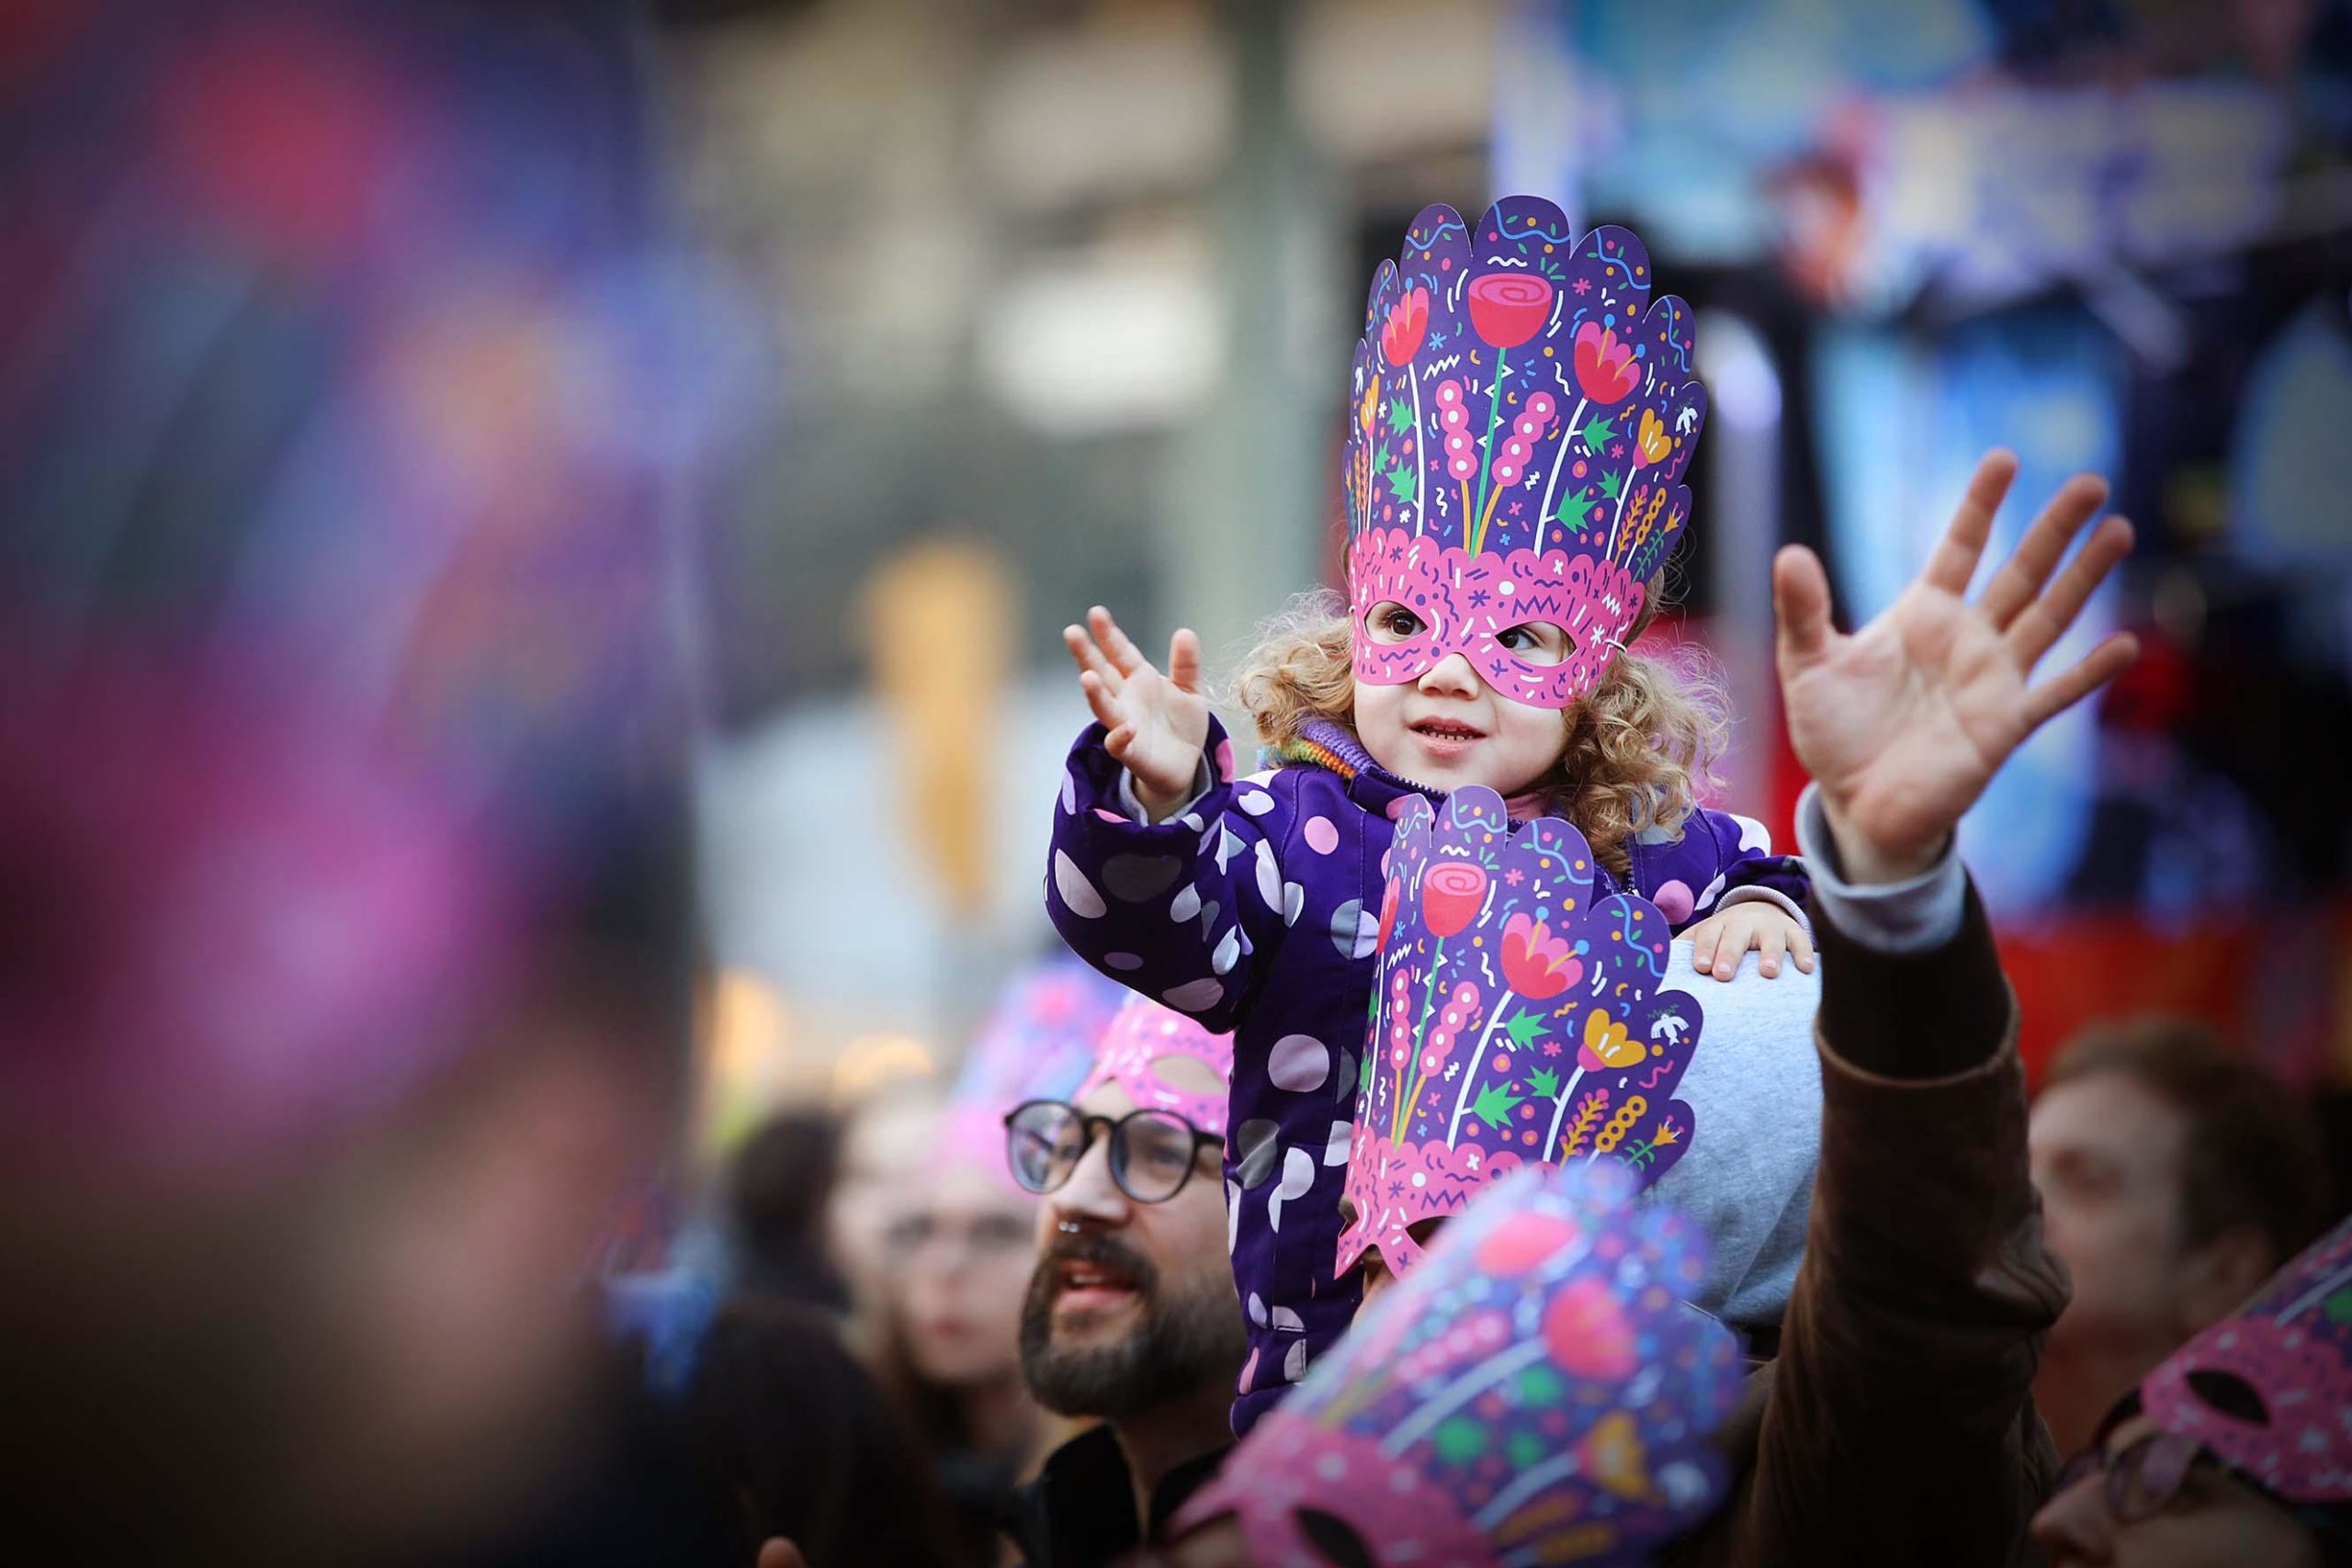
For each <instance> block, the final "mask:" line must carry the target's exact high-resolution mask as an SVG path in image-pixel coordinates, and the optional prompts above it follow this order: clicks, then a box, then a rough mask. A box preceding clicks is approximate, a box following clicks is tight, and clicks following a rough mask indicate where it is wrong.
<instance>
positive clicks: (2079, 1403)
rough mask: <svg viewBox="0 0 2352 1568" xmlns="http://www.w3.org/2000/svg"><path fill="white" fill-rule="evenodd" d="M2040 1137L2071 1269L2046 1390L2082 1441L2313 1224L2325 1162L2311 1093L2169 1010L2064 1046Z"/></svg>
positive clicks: (2034, 1156) (2057, 1420)
mask: <svg viewBox="0 0 2352 1568" xmlns="http://www.w3.org/2000/svg"><path fill="white" fill-rule="evenodd" d="M2028 1146H2029V1149H2030V1157H2031V1161H2032V1169H2033V1179H2034V1185H2035V1186H2036V1187H2037V1188H2038V1189H2040V1190H2041V1205H2042V1215H2043V1225H2044V1231H2045V1234H2046V1235H2047V1236H2048V1238H2049V1242H2050V1247H2051V1249H2052V1251H2053V1252H2055V1253H2056V1254H2057V1255H2058V1257H2059V1258H2061V1259H2062V1260H2064V1263H2065V1264H2066V1268H2067V1270H2068V1272H2069V1273H2070V1274H2071V1275H2072V1277H2073V1280H2074V1294H2073V1299H2072V1300H2071V1301H2070V1303H2068V1305H2067V1307H2066V1310H2065V1312H2064V1314H2062V1315H2061V1316H2060V1318H2059V1320H2058V1322H2057V1324H2056V1325H2054V1326H2053V1327H2052V1329H2051V1331H2050V1337H2049V1339H2048V1341H2047V1343H2046V1345H2045V1346H2044V1348H2043V1352H2042V1360H2041V1371H2040V1374H2039V1376H2038V1377H2037V1380H2036V1382H2035V1387H2034V1398H2035V1403H2036V1404H2037V1405H2038V1406H2039V1407H2040V1409H2041V1414H2042V1416H2043V1418H2044V1419H2045V1420H2047V1421H2048V1422H2049V1423H2050V1427H2051V1431H2052V1435H2053V1436H2054V1437H2055V1438H2057V1439H2058V1442H2059V1446H2060V1448H2061V1449H2062V1450H2064V1451H2067V1452H2072V1451H2074V1450H2075V1449H2077V1448H2079V1447H2080V1446H2081V1445H2082V1444H2083V1443H2084V1442H2086V1440H2087V1439H2088V1438H2089V1437H2090V1435H2091V1431H2092V1428H2093V1427H2094V1426H2095V1424H2096V1423H2097V1422H2098V1420H2099V1418H2100V1417H2101V1416H2103V1415H2104V1414H2105V1413H2106V1412H2107V1410H2108V1409H2109V1406H2110V1405H2112V1404H2114V1402H2115V1401H2116V1399H2118V1398H2119V1397H2120V1396H2121V1395H2122V1394H2123V1393H2125V1392H2126V1391H2127V1390H2129V1389H2130V1388H2131V1386H2132V1384H2133V1383H2134V1382H2137V1381H2138V1380H2139V1378H2140V1377H2141V1376H2142V1374H2143V1373H2145V1372H2146V1371H2147V1370H2148V1369H2149V1368H2151V1367H2153V1366H2154V1365H2155V1364H2156V1363H2157V1362H2158V1361H2160V1360H2162V1359H2164V1358H2165V1356H2167V1355H2169V1354H2171V1353H2172V1351H2173V1350H2174V1349H2175V1348H2177V1347H2178V1346H2179V1345H2180V1343H2181V1342H2182V1341H2183V1340H2185V1339H2187V1338H2188V1337H2189V1336H2190V1335H2192V1334H2194V1333H2196V1332H2197V1331H2198V1330H2199V1329H2201V1328H2203V1327H2204V1326H2205V1325H2208V1324H2210V1323H2212V1322H2213V1321H2215V1320H2216V1319H2218V1318H2220V1317H2222V1315H2223V1314H2226V1313H2228V1312H2230V1311H2231V1310H2232V1309H2233V1308H2234V1307H2236V1306H2237V1305H2238V1304H2239V1303H2241V1302H2243V1301H2245V1298H2246V1297H2247V1296H2248V1295H2249V1294H2251V1293H2252V1292H2253V1291H2254V1290H2255V1288H2256V1286H2257V1285H2259V1284H2260V1283H2261V1282H2262V1281H2263V1280H2265V1279H2267V1277H2268V1276H2269V1275H2270V1273H2271V1271H2272V1270H2274V1269H2277V1268H2278V1266H2279V1264H2280V1263H2281V1262H2283V1261H2284V1260H2285V1259H2287V1258H2290V1257H2292V1256H2293V1255H2294V1254H2295V1253H2296V1252H2297V1251H2298V1250H2300V1249H2301V1247H2303V1245H2304V1244H2305V1243H2307V1242H2309V1241H2310V1240H2311V1238H2312V1236H2314V1235H2317V1234H2318V1232H2319V1229H2320V1227H2321V1225H2322V1224H2324V1223H2325V1221H2326V1217H2327V1212H2328V1211H2327V1203H2328V1178H2327V1168H2326V1164H2325V1156H2324V1150H2323V1148H2322V1145H2321V1142H2320V1135H2319V1131H2318V1127H2317V1124H2316V1122H2315V1121H2314V1119H2313V1117H2312V1111H2311V1110H2310V1108H2309V1107H2308V1106H2307V1105H2306V1104H2305V1103H2304V1102H2303V1101H2302V1100H2301V1098H2300V1097H2298V1096H2297V1095H2296V1094H2295V1093H2294V1092H2293V1091H2292V1090H2290V1089H2288V1088H2287V1087H2286V1086H2285V1085H2283V1084H2281V1083H2280V1082H2278V1080H2277V1079H2276V1078H2274V1077H2271V1075H2270V1074H2269V1073H2268V1072H2267V1071H2265V1070H2264V1069H2263V1068H2262V1067H2261V1066H2259V1065H2257V1064H2256V1063H2255V1062H2253V1061H2250V1060H2248V1059H2247V1058H2245V1056H2242V1055H2237V1054H2235V1053H2233V1052H2232V1051H2231V1050H2229V1049H2228V1047H2226V1046H2225V1045H2223V1044H2222V1042H2221V1041H2220V1039H2219V1038H2218V1037H2217V1036H2215V1035H2214V1034H2213V1033H2212V1032H2211V1031H2210V1030H2208V1029H2206V1028H2204V1027H2203V1026H2202V1025H2199V1024H2195V1023H2190V1022H2186V1021H2178V1020H2171V1019H2150V1020H2143V1021H2135V1022H2131V1023H2127V1024H2121V1025H2117V1026H2112V1027H2109V1028H2104V1029H2100V1030H2098V1031H2095V1032H2091V1033H2088V1034H2086V1035H2085V1036H2084V1037H2082V1038H2081V1039H2079V1040H2077V1041H2076V1042H2075V1043H2073V1044H2071V1045H2069V1046H2068V1047H2067V1048H2066V1049H2064V1051H2062V1052H2061V1053H2060V1054H2059V1055H2058V1056H2057V1057H2056V1058H2055V1059H2054V1060H2053V1062H2052V1066H2051V1069H2050V1074H2049V1077H2048V1080H2047V1082H2046V1083H2045V1085H2044V1087H2043V1089H2042V1090H2041V1095H2040V1097H2039V1098H2038V1099H2037V1100H2035V1101H2034V1104H2033V1110H2032V1119H2031V1122H2030V1125H2029V1134H2028Z"/></svg>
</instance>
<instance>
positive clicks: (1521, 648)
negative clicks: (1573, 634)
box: [1495, 621, 1569, 664]
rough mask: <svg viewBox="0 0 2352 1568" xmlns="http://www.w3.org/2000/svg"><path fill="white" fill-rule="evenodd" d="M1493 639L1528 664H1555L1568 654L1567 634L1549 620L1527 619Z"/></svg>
mask: <svg viewBox="0 0 2352 1568" xmlns="http://www.w3.org/2000/svg"><path fill="white" fill-rule="evenodd" d="M1495 640H1496V641H1497V642H1498V643H1500V644H1501V645H1502V646H1503V647H1504V648H1506V649H1510V651H1511V652H1513V653H1516V654H1518V655H1519V656H1520V657H1521V659H1523V660H1526V661H1527V662H1528V663H1530V664H1557V663H1559V662H1560V661H1561V660H1564V659H1566V658H1567V656H1568V647H1569V642H1568V634H1567V633H1566V632H1564V631H1562V630H1561V629H1560V628H1559V627H1557V626H1554V625H1552V624H1551V623H1550V622H1549V621H1529V622H1526V623H1524V624H1523V625H1521V626H1513V627H1511V628H1510V630H1509V631H1506V632H1503V633H1501V634H1499V635H1498V636H1497V637H1496V638H1495Z"/></svg>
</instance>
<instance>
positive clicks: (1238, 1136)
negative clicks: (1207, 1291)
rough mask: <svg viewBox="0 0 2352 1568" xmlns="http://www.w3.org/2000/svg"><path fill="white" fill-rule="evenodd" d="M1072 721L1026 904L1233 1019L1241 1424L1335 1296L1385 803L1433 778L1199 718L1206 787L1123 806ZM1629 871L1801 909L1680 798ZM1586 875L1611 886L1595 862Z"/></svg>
mask: <svg viewBox="0 0 2352 1568" xmlns="http://www.w3.org/2000/svg"><path fill="white" fill-rule="evenodd" d="M1298 750H1299V751H1300V753H1301V754H1302V756H1304V757H1308V758H1311V759H1312V760H1300V761H1288V762H1286V763H1285V764H1284V765H1282V766H1279V767H1276V768H1274V769H1272V771H1270V772H1266V773H1257V774H1253V775H1251V776H1250V777H1248V778H1242V779H1237V778H1235V777H1234V770H1233V745H1232V742H1231V741H1230V740H1229V739H1227V736H1226V733H1225V730H1224V728H1223V727H1222V726H1221V725H1219V724H1217V723H1216V720H1215V719H1212V720H1211V721H1210V729H1209V739H1208V744H1207V746H1206V748H1205V751H1206V757H1205V762H1204V778H1205V781H1206V784H1207V788H1206V790H1205V792H1204V793H1203V794H1202V795H1200V797H1199V798H1198V799H1196V800H1194V801H1193V803H1192V804H1191V805H1190V806H1188V807H1185V808H1184V809H1183V810H1182V811H1181V812H1179V813H1177V814H1176V815H1174V816H1172V817H1170V818H1168V819H1167V820H1165V821H1162V822H1159V823H1148V822H1146V821H1143V820H1142V819H1141V818H1140V814H1139V813H1138V812H1137V811H1136V808H1135V805H1134V800H1133V795H1132V794H1131V793H1129V792H1128V791H1127V790H1126V789H1125V788H1124V787H1123V784H1124V775H1125V770H1124V769H1123V768H1121V767H1120V765H1119V764H1118V763H1117V762H1116V761H1113V760H1112V758H1111V754H1110V753H1109V752H1108V751H1107V750H1104V749H1103V727H1102V726H1101V725H1099V724H1098V725H1094V726H1091V728H1088V729H1087V731H1086V732H1085V733H1084V734H1083V735H1081V736H1080V737H1079V739H1078V743H1077V744H1076V745H1075V746H1073V747H1072V748H1071V749H1070V754H1069V770H1068V773H1066V775H1065V776H1064V778H1063V781H1062V787H1061V799H1060V801H1059V804H1058V809H1057V812H1056V814H1055V818H1054V837H1053V849H1052V852H1051V861H1050V864H1049V866H1048V869H1047V874H1046V909H1047V911H1048V913H1050V914H1051V916H1052V918H1053V921H1054V926H1055V929H1056V930H1057V931H1060V932H1061V935H1062V939H1063V940H1064V941H1065V942H1068V943H1069V946H1070V949H1071V950H1072V951H1073V952H1075V953H1078V954H1079V955H1080V956H1081V957H1083V958H1084V959H1085V960H1086V961H1087V962H1088V963H1090V964H1093V965H1094V966H1095V967H1096V968H1098V969H1100V970H1102V971H1103V973H1104V974H1106V975H1109V976H1112V977H1113V978H1114V979H1116V980H1119V981H1121V982H1123V983H1125V985H1127V986H1129V987H1133V988H1134V989H1135V990H1136V991H1139V992H1141V993H1142V994H1144V995H1145V996H1148V997H1150V998H1153V999H1155V1000H1157V1001H1161V1002H1165V1003H1166V1004H1167V1005H1168V1006H1170V1007H1172V1008H1174V1009H1176V1010H1178V1011H1180V1012H1184V1013H1189V1014H1191V1015H1192V1016H1193V1017H1194V1018H1196V1019H1198V1020H1199V1021H1201V1022H1202V1023H1203V1024H1204V1025H1206V1026H1207V1027H1208V1028H1210V1029H1212V1030H1216V1031H1219V1032H1225V1031H1230V1032H1232V1033H1233V1036H1234V1065H1233V1095H1232V1105H1231V1114H1230V1118H1229V1120H1228V1121H1227V1132H1226V1147H1225V1178H1226V1181H1225V1196H1226V1211H1227V1213H1226V1235H1227V1247H1228V1248H1229V1250H1230V1251H1231V1253H1232V1256H1233V1282H1234V1286H1235V1289H1236V1291H1237V1292H1238V1295H1239V1297H1240V1301H1241V1306H1242V1310H1243V1311H1244V1313H1245V1314H1247V1316H1248V1323H1249V1336H1250V1355H1249V1359H1248V1360H1247V1361H1246V1362H1245V1363H1244V1365H1243V1368H1242V1371H1241V1378H1240V1384H1239V1388H1238V1397H1237V1398H1236V1400H1235V1403H1234V1407H1233V1427H1234V1430H1235V1431H1236V1432H1237V1433H1245V1432H1247V1431H1248V1430H1249V1428H1250V1426H1251V1424H1253V1423H1254V1422H1255V1421H1256V1420H1257V1419H1258V1417H1260V1416H1262V1415H1264V1414H1265V1413H1266V1412H1267V1411H1268V1410H1270V1409H1272V1407H1273V1406H1274V1404H1276V1403H1277V1402H1279V1401H1280V1399H1281V1398H1282V1396H1283V1394H1284V1393H1286V1392H1288V1390H1289V1389H1290V1388H1292V1387H1293V1386H1295V1384H1296V1383H1297V1382H1298V1381H1299V1379H1300V1378H1301V1377H1302V1376H1304V1375H1305V1373H1306V1368H1307V1366H1308V1364H1309V1363H1310V1362H1312V1361H1313V1360H1314V1359H1316V1358H1317V1356H1319V1355H1320V1354H1321V1353H1322V1352H1323V1351H1324V1350H1325V1349H1326V1348H1329V1346H1330V1344H1331V1343H1332V1341H1334V1340H1335V1339H1337V1338H1338V1337H1340V1334H1341V1333H1342V1332H1344V1331H1345V1330H1346V1328H1347V1326H1348V1324H1349V1321H1350V1320H1351V1318H1352V1317H1353V1316H1354V1315H1355V1309H1356V1303H1357V1301H1358V1300H1359V1298H1360V1295H1361V1292H1360V1291H1359V1289H1358V1287H1357V1283H1356V1279H1355V1276H1354V1274H1353V1272H1352V1271H1351V1273H1350V1275H1349V1277H1347V1278H1345V1279H1335V1278H1333V1265H1334V1260H1335V1258H1337V1256H1338V1242H1339V1235H1340V1193H1341V1191H1342V1190H1343V1189H1344V1187H1345V1185H1346V1177H1347V1164H1348V1148H1349V1144H1350V1142H1351V1134H1352V1132H1353V1118H1354V1111H1355V1096H1356V1085H1357V1077H1358V1070H1359V1066H1360V1065H1361V1062H1362V1053H1363V1043H1364V1025H1365V1019H1366V1017H1367V1014H1368V1010H1369V1008H1370V1005H1371V998H1372V987H1373V982H1374V974H1375V970H1376V964H1375V962H1374V947H1375V946H1376V943H1377V939H1378V934H1379V922H1380V897H1381V894H1382V890H1383V888H1384V886H1385V874H1384V872H1383V869H1382V864H1381V863H1382V860H1383V859H1384V857H1385V856H1386V854H1387V852H1388V844H1389V840H1390V837H1391V836H1392V834H1393V833H1394V831H1395V825H1394V818H1393V816H1392V810H1393V808H1396V807H1400V806H1401V804H1402V803H1403V801H1404V800H1405V798H1406V797H1407V796H1408V795H1414V794H1419V795H1424V796H1426V797H1428V798H1429V799H1430V801H1432V802H1433V803H1434V802H1438V801H1441V800H1442V799H1443V795H1442V794H1441V793H1440V792H1438V791H1434V790H1430V789H1426V788H1423V787H1422V786H1419V785H1417V784H1411V783H1409V782H1408V781H1407V780H1404V779H1401V778H1399V777H1397V775H1396V774H1394V773H1388V772H1387V771H1386V770H1385V769H1383V768H1382V767H1380V766H1379V764H1377V763H1375V762H1374V761H1372V759H1371V758H1370V757H1369V756H1367V755H1366V754H1365V752H1364V750H1363V747H1362V746H1361V745H1359V744H1358V743H1357V741H1356V739H1355V738H1354V737H1353V736H1352V735H1351V734H1349V733H1348V732H1347V731H1346V730H1345V729H1343V728H1340V727H1339V726H1337V725H1332V724H1328V723H1323V722H1321V721H1316V722H1313V723H1311V724H1310V725H1309V726H1308V727H1307V730H1306V744H1305V745H1304V746H1302V747H1301V748H1299V749H1298ZM1629 848H1630V851H1631V854H1632V860H1633V872H1634V878H1633V880H1634V889H1633V890H1634V891H1635V892H1637V893H1639V894H1641V895H1642V896H1643V897H1646V898H1648V899H1650V900H1651V901H1652V902H1653V903H1655V904H1657V906H1658V907H1659V908H1660V909H1661V910H1662V911H1664V913H1665V914H1666V915H1667V917H1668V919H1670V920H1671V921H1672V922H1673V923H1674V927H1675V929H1676V930H1677V931H1679V930H1681V929H1682V928H1684V927H1685V926H1688V925H1689V924H1691V922H1692V921H1694V920H1697V919H1702V918H1703V917H1704V916H1706V915H1708V914H1710V913H1713V911H1714V910H1715V909H1717V908H1723V907H1724V906H1725V905H1726V904H1729V903H1736V902H1740V901H1743V900H1746V899H1750V898H1767V899H1770V900H1772V901H1773V902H1776V903H1781V904H1783V905H1784V906H1786V907H1788V908H1792V909H1793V910H1796V911H1798V912H1800V913H1801V912H1802V910H1803V908H1804V897H1805V886H1806V885H1805V878H1804V870H1803V868H1802V866H1801V865H1800V864H1799V863H1798V862H1797V861H1796V860H1795V859H1794V858H1793V857H1792V856H1785V855H1774V854H1773V853H1772V852H1771V844H1770V835H1769V834H1767V833H1766V831H1765V830H1764V829H1763V828H1762V826H1761V825H1760V824H1758V823H1756V822H1753V821H1751V820H1749V819H1747V818H1740V817H1734V816H1731V815H1729V814H1727V813H1724V812H1718V811H1702V812H1700V813H1698V814H1697V815H1695V816H1693V817H1692V818H1691V819H1690V820H1688V821H1686V822H1685V823H1684V824H1683V826H1682V830H1681V831H1680V832H1679V834H1673V835H1667V834H1662V833H1653V834H1648V835H1645V836H1644V838H1643V839H1642V840H1637V841H1635V842H1634V843H1633V844H1632V845H1630V846H1629ZM1600 881H1601V884H1602V886H1601V887H1600V888H1599V889H1597V891H1600V892H1615V891H1620V890H1621V889H1620V888H1619V887H1618V886H1617V884H1616V882H1615V880H1614V879H1613V878H1611V877H1610V875H1609V874H1608V873H1607V872H1606V871H1605V870H1603V871H1602V872H1601V873H1600Z"/></svg>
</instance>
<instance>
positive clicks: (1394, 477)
mask: <svg viewBox="0 0 2352 1568" xmlns="http://www.w3.org/2000/svg"><path fill="white" fill-rule="evenodd" d="M1380 477H1381V478H1382V479H1385V480H1386V481H1387V482H1388V499H1389V500H1391V501H1403V500H1406V499H1407V498H1408V497H1409V496H1410V495H1411V494H1412V493H1413V470H1412V469H1410V468H1407V467H1406V466H1405V465H1404V464H1402V463H1396V464H1392V465H1390V467H1389V468H1388V470H1387V471H1386V472H1385V473H1384V474H1382V475H1381V476H1380Z"/></svg>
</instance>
